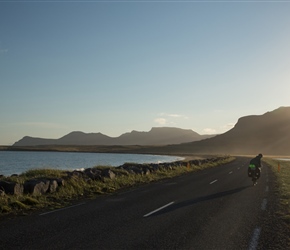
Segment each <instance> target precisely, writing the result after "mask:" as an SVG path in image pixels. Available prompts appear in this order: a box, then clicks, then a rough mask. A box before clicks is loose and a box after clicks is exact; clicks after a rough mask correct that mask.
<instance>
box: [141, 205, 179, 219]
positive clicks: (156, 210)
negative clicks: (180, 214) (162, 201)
mask: <svg viewBox="0 0 290 250" xmlns="http://www.w3.org/2000/svg"><path fill="white" fill-rule="evenodd" d="M173 203H174V201H172V202H170V203H168V204H166V205H164V206H162V207H160V208H157V209H155V210H154V211H152V212H150V213H148V214H145V215H143V217H148V216H150V215H151V214H154V213H156V212H158V211H160V210H162V209H164V208H166V207H168V206H170V205H172V204H173Z"/></svg>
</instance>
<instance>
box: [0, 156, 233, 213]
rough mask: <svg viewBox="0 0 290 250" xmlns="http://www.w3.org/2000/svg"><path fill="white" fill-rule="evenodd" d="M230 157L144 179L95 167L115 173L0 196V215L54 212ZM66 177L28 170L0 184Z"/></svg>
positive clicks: (123, 171)
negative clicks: (38, 191)
mask: <svg viewBox="0 0 290 250" xmlns="http://www.w3.org/2000/svg"><path fill="white" fill-rule="evenodd" d="M234 159H235V158H234V157H227V158H225V159H223V160H219V161H217V162H214V163H206V164H203V165H200V166H196V165H190V164H188V165H187V166H173V167H172V169H171V170H165V169H162V170H157V171H156V172H152V173H150V174H147V175H141V174H129V173H128V172H127V171H125V170H122V169H116V168H114V167H106V166H104V167H100V166H99V167H97V168H108V169H111V170H112V171H113V172H115V173H116V178H114V179H109V178H104V180H103V181H93V180H86V179H84V178H82V177H75V178H69V179H67V180H66V181H65V184H64V186H62V187H59V189H58V190H57V192H55V193H50V194H45V195H38V196H33V195H29V194H23V195H20V196H16V195H6V194H3V193H2V195H0V214H1V215H2V216H3V215H8V214H9V215H11V214H14V215H19V214H21V215H25V214H28V213H30V212H32V211H35V210H39V209H43V208H46V209H57V208H61V207H64V206H66V205H70V204H72V203H73V202H74V201H77V200H80V199H93V198H95V197H96V196H98V195H104V194H109V193H113V192H116V191H118V190H121V189H126V188H130V187H133V186H136V185H140V184H144V183H149V182H153V181H158V180H162V179H165V178H172V177H174V176H178V175H182V174H186V173H188V172H193V171H200V170H202V169H205V168H209V167H215V166H218V165H222V164H225V163H227V162H230V161H232V160H234ZM66 175H67V174H66V172H65V171H61V170H53V169H44V170H43V169H42V170H29V171H27V172H25V173H23V174H21V175H19V176H15V177H2V178H1V180H5V181H13V182H18V183H21V184H23V183H24V182H25V181H26V180H29V179H33V178H55V177H57V178H61V177H65V176H66Z"/></svg>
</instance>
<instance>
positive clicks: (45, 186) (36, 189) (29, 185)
mask: <svg viewBox="0 0 290 250" xmlns="http://www.w3.org/2000/svg"><path fill="white" fill-rule="evenodd" d="M49 185H50V180H37V179H32V180H28V181H26V182H25V183H24V192H25V193H29V194H32V195H41V194H45V193H47V191H48V190H49V187H50V186H49Z"/></svg>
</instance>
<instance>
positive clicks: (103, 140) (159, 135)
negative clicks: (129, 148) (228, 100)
mask: <svg viewBox="0 0 290 250" xmlns="http://www.w3.org/2000/svg"><path fill="white" fill-rule="evenodd" d="M212 136H214V135H200V134H198V133H196V132H194V131H192V130H190V129H180V128H172V127H161V128H152V129H151V130H150V131H149V132H138V131H134V130H133V131H132V132H130V133H125V134H122V135H120V136H119V137H109V136H107V135H104V134H102V133H83V132H71V133H69V134H67V135H65V136H63V137H61V138H59V139H44V138H35V137H29V136H25V137H23V138H22V139H21V140H19V141H17V142H15V143H14V145H13V146H40V145H105V146H108V145H168V144H179V143H184V142H192V141H197V140H202V139H205V138H209V137H212Z"/></svg>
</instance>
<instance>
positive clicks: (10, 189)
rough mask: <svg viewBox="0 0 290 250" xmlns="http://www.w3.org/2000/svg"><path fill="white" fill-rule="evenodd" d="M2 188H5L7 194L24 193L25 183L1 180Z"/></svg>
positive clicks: (0, 187) (0, 185) (0, 186)
mask: <svg viewBox="0 0 290 250" xmlns="http://www.w3.org/2000/svg"><path fill="white" fill-rule="evenodd" d="M0 189H1V190H3V191H4V192H5V193H6V194H13V195H22V194H23V185H22V184H20V183H17V182H8V181H0Z"/></svg>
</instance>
